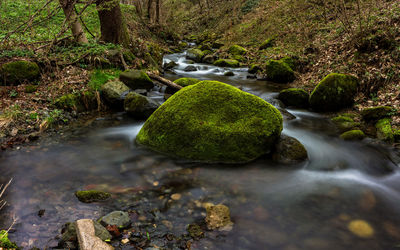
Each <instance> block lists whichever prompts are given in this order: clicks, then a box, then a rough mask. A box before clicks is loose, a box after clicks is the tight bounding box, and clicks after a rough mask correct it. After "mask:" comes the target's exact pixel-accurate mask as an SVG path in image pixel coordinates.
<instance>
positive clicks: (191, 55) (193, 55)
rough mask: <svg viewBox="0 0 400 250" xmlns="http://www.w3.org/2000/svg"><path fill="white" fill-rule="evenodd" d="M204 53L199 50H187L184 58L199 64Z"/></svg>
mask: <svg viewBox="0 0 400 250" xmlns="http://www.w3.org/2000/svg"><path fill="white" fill-rule="evenodd" d="M203 56H204V53H203V51H201V50H199V49H188V50H187V51H186V58H187V59H190V60H193V61H195V62H201V59H202V58H203Z"/></svg>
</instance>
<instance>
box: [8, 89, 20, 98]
mask: <svg viewBox="0 0 400 250" xmlns="http://www.w3.org/2000/svg"><path fill="white" fill-rule="evenodd" d="M8 96H9V97H11V98H14V97H17V96H18V92H17V91H16V90H15V89H12V90H11V91H10V93H9V94H8Z"/></svg>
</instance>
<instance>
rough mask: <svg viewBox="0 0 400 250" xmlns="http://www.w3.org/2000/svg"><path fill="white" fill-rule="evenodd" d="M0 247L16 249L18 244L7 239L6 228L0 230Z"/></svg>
mask: <svg viewBox="0 0 400 250" xmlns="http://www.w3.org/2000/svg"><path fill="white" fill-rule="evenodd" d="M0 247H2V248H5V249H18V246H17V245H16V244H15V243H14V242H11V241H10V240H9V239H8V233H7V231H6V230H1V231H0Z"/></svg>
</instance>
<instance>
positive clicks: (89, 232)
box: [76, 219, 114, 250]
mask: <svg viewBox="0 0 400 250" xmlns="http://www.w3.org/2000/svg"><path fill="white" fill-rule="evenodd" d="M76 232H77V235H78V242H79V249H81V250H93V249H96V250H112V249H114V248H113V247H112V246H110V245H108V244H107V243H105V242H103V241H102V240H101V239H100V238H99V237H97V236H96V235H95V227H94V224H93V221H92V220H90V219H82V220H78V221H77V222H76Z"/></svg>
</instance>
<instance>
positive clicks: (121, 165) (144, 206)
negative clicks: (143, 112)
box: [0, 54, 400, 250]
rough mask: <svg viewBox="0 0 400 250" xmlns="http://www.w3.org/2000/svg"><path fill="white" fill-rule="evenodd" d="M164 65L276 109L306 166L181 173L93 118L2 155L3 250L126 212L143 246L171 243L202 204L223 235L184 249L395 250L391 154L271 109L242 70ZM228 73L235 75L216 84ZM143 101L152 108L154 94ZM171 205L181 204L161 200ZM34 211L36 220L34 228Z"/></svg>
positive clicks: (118, 125) (306, 116)
mask: <svg viewBox="0 0 400 250" xmlns="http://www.w3.org/2000/svg"><path fill="white" fill-rule="evenodd" d="M164 60H165V61H166V62H168V61H170V60H173V61H176V62H178V63H179V66H178V67H177V68H176V69H175V72H176V74H167V77H168V78H170V79H172V80H173V79H176V78H179V77H183V76H184V77H195V78H199V79H204V80H205V79H213V80H219V81H222V82H226V83H229V84H232V85H234V86H237V87H240V88H241V89H243V90H244V91H247V92H249V93H252V94H255V95H257V96H259V97H261V98H263V99H265V100H267V101H268V102H270V103H272V104H273V105H275V106H276V107H277V108H279V109H280V110H281V111H282V112H283V114H284V117H285V121H284V130H283V134H286V135H289V136H293V137H295V138H297V139H298V140H299V141H301V142H302V143H303V144H304V145H305V147H306V149H307V151H308V156H309V160H308V161H306V162H304V163H301V164H297V165H291V166H288V165H279V164H277V163H274V162H272V161H270V160H269V159H268V158H267V157H265V158H261V159H259V160H257V161H254V162H252V163H248V164H245V165H206V164H199V163H190V162H185V161H182V160H179V159H172V158H169V157H167V156H164V155H160V154H158V153H155V152H151V151H148V150H146V149H142V148H138V147H137V146H136V145H135V143H134V139H135V136H136V135H137V133H138V131H139V130H140V128H141V126H142V125H143V123H144V121H137V120H132V119H131V118H129V117H127V116H126V115H125V114H114V115H110V116H108V117H103V118H98V119H95V120H93V121H92V122H91V123H90V124H88V125H87V126H86V127H85V128H82V129H79V130H77V131H75V132H73V133H69V134H66V135H62V134H60V135H57V136H54V137H52V138H47V139H45V140H42V141H40V142H39V143H37V144H35V145H29V146H26V147H22V148H21V150H15V151H8V152H6V153H3V155H2V156H1V158H0V169H1V172H2V176H1V177H0V182H1V183H4V182H6V180H7V179H8V178H10V177H13V178H14V181H13V183H12V185H11V186H10V188H9V189H8V192H7V195H6V197H5V199H6V200H7V201H8V202H9V204H10V205H9V206H8V207H7V208H6V209H5V210H4V211H3V212H5V216H3V217H2V218H1V219H0V222H1V223H0V226H1V227H6V226H7V225H9V223H10V218H11V217H12V216H15V218H17V223H16V224H15V226H14V229H15V230H13V231H12V232H11V233H10V238H11V239H12V240H14V241H16V242H17V243H19V244H20V245H22V246H24V247H26V248H29V247H32V246H36V247H39V248H41V249H43V248H51V247H53V246H56V245H57V239H56V238H55V237H56V236H57V235H59V233H60V229H61V226H62V225H63V224H64V223H66V222H68V221H74V220H77V219H81V218H93V219H97V218H99V217H100V216H102V215H104V214H106V213H107V212H110V211H113V210H121V209H122V210H129V211H131V212H132V211H134V213H135V214H137V215H138V216H139V217H138V218H139V219H138V218H136V217H135V218H133V219H132V220H133V221H134V222H135V220H137V221H148V220H149V218H150V217H151V223H150V225H149V227H148V228H147V229H146V230H149V231H151V230H152V231H151V233H152V235H153V234H154V235H155V234H157V233H159V234H162V233H164V234H173V235H177V236H179V235H182V234H185V232H186V227H187V225H188V224H191V223H197V224H200V225H201V224H202V223H203V224H204V216H205V210H204V208H202V203H206V202H211V203H214V204H218V203H223V204H225V205H227V206H228V207H229V208H230V209H231V217H232V221H233V222H234V226H233V229H232V230H231V231H226V232H225V231H224V232H219V231H214V232H212V231H206V232H205V237H204V238H201V239H199V240H195V241H193V243H192V246H191V247H192V249H285V250H290V249H293V250H295V249H397V247H398V246H399V244H400V224H399V223H400V174H399V171H398V166H399V160H398V158H397V157H396V155H395V154H394V152H392V150H391V149H390V148H388V147H385V146H382V145H380V144H377V143H375V142H374V141H372V140H364V141H362V142H346V141H342V140H340V139H339V138H338V136H337V135H338V134H337V131H336V130H335V127H334V126H333V125H332V124H331V123H330V122H329V120H327V119H325V118H324V117H322V116H321V115H319V114H316V113H312V112H310V111H306V110H295V109H285V108H284V107H283V106H282V105H281V104H280V103H279V101H277V100H276V99H275V97H276V96H277V92H278V90H279V89H280V88H281V86H276V85H273V84H271V83H267V82H264V81H257V80H253V79H246V76H247V70H246V69H223V68H218V67H215V66H210V65H203V64H194V66H196V67H197V68H198V69H199V70H198V71H195V72H185V71H184V70H183V69H184V68H185V67H186V66H187V65H188V64H187V63H186V60H185V57H184V54H172V55H168V56H166V57H165V59H164ZM227 70H232V71H233V72H234V73H235V75H234V76H231V77H226V76H224V72H226V71H227ZM151 96H152V98H155V99H156V100H158V101H162V100H163V89H155V90H154V91H153V92H152V93H151ZM83 189H100V190H104V191H108V192H110V193H111V194H112V199H111V200H109V201H106V202H101V203H91V204H85V203H81V202H79V201H78V200H77V199H76V197H75V196H74V192H75V191H76V190H83ZM175 193H178V194H180V195H181V197H180V199H174V200H171V199H170V196H171V195H172V194H175ZM39 210H44V213H43V211H42V213H41V214H40V216H39V214H38V211H39ZM149 211H152V212H149ZM154 211H156V212H154ZM3 214H4V213H3ZM140 216H142V218H141V217H140ZM143 216H144V217H147V220H146V219H143ZM354 220H363V221H365V222H366V223H368V224H369V225H370V227H372V229H373V232H371V230H370V232H367V233H366V234H369V235H367V236H368V237H367V236H365V235H364V237H362V236H363V235H361V236H360V235H359V236H358V235H355V234H354V233H352V232H351V231H350V230H349V225H350V223H351V222H352V221H354ZM166 221H167V222H166ZM135 223H136V222H135ZM138 223H139V222H138ZM135 225H136V224H135ZM143 225H144V224H143V223H142V224H141V226H143ZM156 225H157V226H156ZM163 225H164V226H163ZM151 228H153V229H151ZM358 231H359V232H361V233H362V232H364V233H365V232H366V231H368V228H367V230H366V229H365V228H362V227H361V228H359V229H358ZM152 244H153V245H158V246H161V247H164V248H167V249H169V248H172V247H169V246H168V245H166V244H165V242H164V243H163V242H161V243H160V241H158V242H156V241H155V242H152ZM124 249H134V247H133V246H131V245H130V246H126V247H125V248H124Z"/></svg>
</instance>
